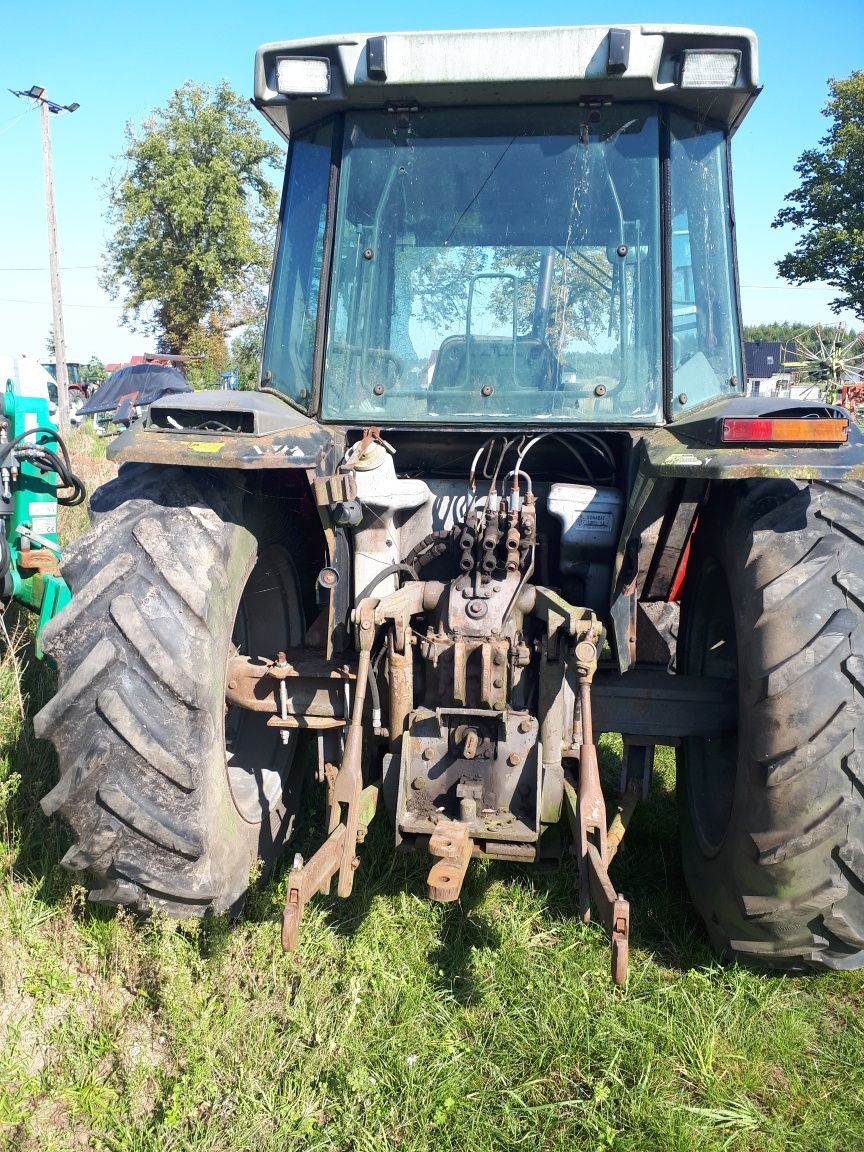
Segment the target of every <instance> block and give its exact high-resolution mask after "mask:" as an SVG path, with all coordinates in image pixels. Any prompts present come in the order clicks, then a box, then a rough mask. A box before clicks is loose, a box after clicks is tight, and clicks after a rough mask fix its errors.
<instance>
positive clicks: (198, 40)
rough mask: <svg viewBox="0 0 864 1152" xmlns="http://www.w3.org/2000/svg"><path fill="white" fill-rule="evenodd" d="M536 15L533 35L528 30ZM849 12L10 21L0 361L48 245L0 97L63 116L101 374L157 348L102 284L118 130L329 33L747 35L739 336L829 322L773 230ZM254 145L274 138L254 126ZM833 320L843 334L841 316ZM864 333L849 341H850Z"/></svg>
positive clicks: (8, 15)
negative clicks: (797, 279)
mask: <svg viewBox="0 0 864 1152" xmlns="http://www.w3.org/2000/svg"><path fill="white" fill-rule="evenodd" d="M528 14H530V17H531V19H530V21H529V20H526V15H528ZM861 14H862V8H861V0H823V2H822V3H821V4H819V5H818V6H814V5H813V4H812V2H809V0H808V2H807V3H805V2H802V0H759V2H758V3H753V2H751V3H744V2H739V0H723V3H720V2H718V0H703V2H702V4H701V5H700V6H699V7H698V9H697V7H696V6H695V5H694V4H693V3H692V0H691V2H687V3H685V2H683V0H665V2H664V3H657V2H656V0H642V2H641V3H635V2H634V3H631V2H629V0H628V2H624V0H617V2H615V0H613V2H609V0H606V2H605V3H604V4H603V5H600V4H598V3H597V2H596V0H595V3H593V4H588V3H585V2H584V0H582V2H579V0H571V2H570V3H566V4H565V3H562V2H560V0H540V2H539V3H537V4H533V5H531V6H530V8H529V7H527V6H526V5H525V4H524V3H520V4H517V3H514V0H496V2H495V3H494V4H492V3H490V2H489V0H483V2H476V0H475V2H474V3H471V4H465V3H464V2H463V3H458V4H457V3H454V2H452V0H438V2H437V3H436V4H434V5H432V4H428V5H423V4H417V5H412V6H410V7H406V6H405V5H404V4H398V5H397V4H396V3H393V2H392V0H366V3H364V4H363V5H358V4H356V3H352V4H348V3H345V2H343V0H329V2H328V3H327V4H322V5H321V7H320V8H317V6H316V5H314V4H313V5H298V4H290V3H289V4H286V5H272V4H254V3H252V4H249V5H248V7H247V6H246V5H238V4H237V2H236V0H231V2H230V3H229V2H228V0H207V2H206V3H204V2H202V0H179V2H178V0H172V2H171V3H168V2H166V0H150V3H148V4H147V5H145V6H143V7H141V6H140V5H132V4H128V3H122V2H119V3H118V2H117V0H113V2H111V3H105V2H103V0H78V3H77V4H70V3H62V4H61V3H58V2H57V0H42V2H41V3H39V4H30V5H24V4H19V5H15V6H14V7H12V6H7V7H6V8H5V11H4V14H3V35H2V38H0V81H2V83H0V353H5V354H20V353H24V354H27V355H31V356H44V355H45V351H46V348H45V346H46V339H47V337H48V333H49V329H50V327H51V303H50V300H51V295H50V279H49V274H48V237H47V226H46V216H45V192H44V182H43V170H42V153H41V137H40V128H39V113H38V110H36V109H35V108H33V107H31V105H30V102H29V101H25V100H20V99H16V97H14V96H13V95H11V94H10V93H9V92H8V91H7V89H10V88H11V89H21V90H26V89H28V88H30V87H31V85H33V84H37V85H39V86H41V87H44V88H45V89H46V94H47V95H48V97H49V98H51V99H53V100H55V101H57V102H58V103H60V104H71V103H73V102H76V101H77V102H78V103H79V104H80V108H79V109H78V110H77V111H76V112H74V113H73V114H67V113H64V114H62V115H59V116H52V117H51V129H52V148H53V156H54V176H55V195H56V200H57V232H58V240H59V251H60V265H61V282H62V290H63V311H64V326H65V331H66V346H67V359H68V360H71V361H74V360H80V361H85V362H86V361H87V360H89V359H90V358H91V356H98V357H99V359H101V360H102V361H104V362H106V363H107V362H112V361H118V360H123V359H128V357H129V356H131V355H133V354H136V353H142V352H146V351H149V350H151V349H152V347H153V340H152V337H148V336H146V335H144V334H142V333H139V332H135V331H131V330H130V329H128V328H125V327H123V326H122V325H121V323H120V312H121V309H120V305H119V304H118V303H117V302H116V301H112V300H111V299H110V297H108V296H107V295H106V293H105V292H103V291H102V290H101V289H100V288H99V285H98V266H99V264H100V261H101V259H102V255H103V251H104V246H105V240H106V236H107V225H106V222H105V210H106V201H105V196H104V193H103V190H102V188H103V185H104V184H105V182H106V180H107V179H108V178H109V176H110V174H111V172H112V171H116V170H117V164H118V159H117V158H118V157H119V156H120V154H121V153H122V151H123V147H124V129H125V126H126V124H127V123H128V122H131V123H133V124H135V125H138V124H140V122H141V120H142V119H143V118H144V117H145V116H146V115H147V114H148V113H149V112H150V111H151V110H152V109H153V108H155V107H157V106H159V105H162V104H164V103H165V101H166V100H167V99H168V97H169V96H170V95H171V93H172V92H173V91H174V90H175V89H176V88H178V87H179V86H180V85H181V84H182V83H183V82H184V81H185V80H189V79H191V80H194V81H197V82H199V83H204V84H211V85H215V84H218V83H219V82H220V81H221V80H222V79H223V78H224V79H227V80H228V81H229V83H230V84H231V85H232V86H233V87H234V89H235V90H236V91H237V92H239V93H241V94H242V95H244V96H250V95H251V93H252V72H253V60H254V54H255V49H256V48H257V47H258V45H259V44H262V43H265V42H266V41H272V40H282V39H286V40H287V39H299V38H301V37H305V36H315V35H321V34H329V33H340V32H341V33H345V32H388V31H405V30H411V29H420V28H425V29H436V28H470V27H478V28H480V27H497V26H507V25H510V26H523V25H525V24H526V23H531V24H535V25H556V24H591V23H609V24H611V25H615V24H628V23H629V24H638V23H689V22H693V21H698V22H699V23H701V24H711V23H717V24H724V25H738V26H744V27H749V28H752V29H753V30H754V31H755V32H756V34H757V36H758V37H759V49H760V81H761V83H762V84H763V85H764V91H763V92H762V93H761V95H760V96H759V98H758V99H757V101H756V103H755V105H754V107H753V108H752V110H751V111H750V114H749V116H748V118H747V119H746V120H745V122H744V124H743V125H742V127H741V128H740V129H739V130H738V132H737V134H736V136H735V139H734V141H733V158H734V181H735V206H736V219H737V224H738V256H739V264H740V275H741V285H742V289H741V295H742V307H743V314H744V322H745V323H749V324H757V323H763V322H769V321H772V320H778V321H780V320H791V321H794V322H797V323H800V324H801V326H802V327H804V326H806V325H809V324H813V323H833V322H834V321H835V320H836V319H837V317H836V316H835V315H834V314H833V313H832V312H831V311H830V308H829V304H830V301H831V300H832V299H833V298H834V296H835V294H836V293H835V292H834V291H833V290H832V289H830V288H824V287H816V286H807V287H804V288H794V287H791V286H789V285H787V284H786V283H785V282H784V281H781V280H780V279H779V278H778V277H777V275H776V270H775V264H776V261H777V260H779V259H780V258H781V257H782V256H784V255H785V254H786V253H787V252H788V251H789V250H790V249H791V248H792V247H793V245H794V242H795V233H794V232H793V231H792V230H790V229H788V228H786V229H772V228H771V221H772V220H773V218H774V216H775V214H776V212H777V211H778V209H779V208H780V207H781V206H782V203H783V198H784V196H785V195H786V193H788V192H789V191H791V190H792V189H793V188H794V187H795V185H796V183H797V180H796V177H795V173H794V171H793V166H794V164H795V161H796V160H797V159H798V157H799V156H800V154H801V153H802V152H803V151H804V150H805V149H806V148H810V147H813V146H814V145H815V144H816V143H817V141H818V140H819V138H820V137H821V136H823V135H824V133H825V131H826V128H827V124H828V122H827V121H826V120H825V118H824V117H823V116H822V115H821V110H822V108H823V107H824V105H825V102H826V99H827V94H828V92H827V81H828V79H829V78H831V77H837V78H841V77H845V76H848V75H849V74H850V72H852V71H853V70H854V69H855V68H861V67H862V65H864V59H862V51H861V38H860V35H859V34H858V31H859V27H860V18H861ZM261 124H262V127H264V131H265V134H267V135H268V136H270V137H272V138H274V139H278V138H277V137H276V136H275V133H273V132H272V131H271V130H270V129H268V128H267V127H266V126H265V125H264V121H263V120H262V121H261ZM840 318H841V319H844V320H846V321H847V323H854V322H855V321H854V317H853V316H852V315H851V314H850V313H841V315H840ZM859 326H860V325H859Z"/></svg>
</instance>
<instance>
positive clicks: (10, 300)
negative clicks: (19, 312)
mask: <svg viewBox="0 0 864 1152" xmlns="http://www.w3.org/2000/svg"><path fill="white" fill-rule="evenodd" d="M0 304H38V305H39V307H40V308H48V307H49V303H48V301H47V300H20V299H17V298H14V297H10V296H0ZM66 307H67V308H110V309H111V310H112V311H115V312H121V311H122V308H121V306H120V305H119V304H67V305H66Z"/></svg>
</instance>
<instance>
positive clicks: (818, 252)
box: [773, 72, 864, 320]
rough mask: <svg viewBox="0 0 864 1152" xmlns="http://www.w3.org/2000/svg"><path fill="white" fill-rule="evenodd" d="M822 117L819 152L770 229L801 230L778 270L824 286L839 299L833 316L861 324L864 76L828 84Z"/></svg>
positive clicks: (808, 159)
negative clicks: (847, 315)
mask: <svg viewBox="0 0 864 1152" xmlns="http://www.w3.org/2000/svg"><path fill="white" fill-rule="evenodd" d="M828 87H829V91H830V93H831V98H830V99H829V101H828V103H827V105H826V106H825V109H824V114H825V115H826V116H827V117H828V118H829V120H830V121H831V127H830V128H829V130H828V133H827V134H826V135H825V136H823V137H822V139H821V140H820V141H819V147H818V148H811V149H809V150H808V151H806V152H804V153H803V154H802V155H801V157H800V159H799V160H798V163H797V164H796V165H795V171H796V172H797V174H798V176H799V177H800V180H801V182H800V184H799V185H798V187H797V188H796V189H795V190H794V191H792V192H790V193H789V195H788V196H787V197H786V207H785V208H781V209H780V211H779V212H778V213H777V217H776V219H775V220H774V224H773V227H775V228H778V227H780V226H781V225H783V224H793V225H794V226H795V227H796V228H800V229H802V230H803V231H802V235H801V237H800V238H799V240H798V243H797V244H796V245H795V248H794V250H793V251H792V252H790V253H789V255H788V256H785V257H784V258H783V259H782V260H781V261H779V263H778V264H777V269H778V271H779V272H780V275H781V276H784V277H785V278H786V279H787V280H791V281H792V282H793V283H795V284H809V283H812V282H813V281H816V280H824V281H826V282H827V283H828V284H830V285H831V286H832V287H833V288H837V289H838V290H839V292H840V295H839V296H838V297H837V298H836V300H834V301H832V304H831V307H832V308H833V309H834V310H835V311H839V310H840V309H841V308H850V309H851V310H852V311H853V312H854V313H855V314H856V316H858V317H860V318H861V319H862V320H864V197H862V195H861V173H862V172H864V72H853V73H852V75H851V76H850V77H849V78H848V79H846V80H829V82H828Z"/></svg>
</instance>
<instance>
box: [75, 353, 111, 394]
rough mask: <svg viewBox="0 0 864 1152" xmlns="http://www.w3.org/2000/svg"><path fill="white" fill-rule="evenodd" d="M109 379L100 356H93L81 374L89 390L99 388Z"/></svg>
mask: <svg viewBox="0 0 864 1152" xmlns="http://www.w3.org/2000/svg"><path fill="white" fill-rule="evenodd" d="M107 378H108V373H107V372H106V371H105V365H104V364H103V363H102V361H101V360H100V359H99V357H98V356H91V357H90V362H89V363H88V364H87V366H86V367H85V368H84V370H83V372H82V373H81V379H82V380H83V381H84V383H85V384H86V385H87V386H88V387H89V388H98V387H99V386H100V385H101V384H104V383H105V381H106V379H107Z"/></svg>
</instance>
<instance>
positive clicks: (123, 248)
mask: <svg viewBox="0 0 864 1152" xmlns="http://www.w3.org/2000/svg"><path fill="white" fill-rule="evenodd" d="M126 139H127V147H126V150H125V152H124V153H123V155H122V156H121V157H120V168H119V171H118V173H117V174H116V175H115V176H114V177H113V178H112V179H111V180H110V181H109V183H108V185H107V193H108V201H109V220H110V222H111V224H112V225H113V236H112V237H111V239H110V240H109V242H108V246H107V250H106V254H105V260H104V265H103V273H102V283H103V285H104V286H105V287H106V288H107V289H108V290H109V291H110V292H111V293H112V294H113V295H114V296H115V298H119V299H121V300H122V302H123V308H124V321H125V322H126V323H128V324H129V325H130V326H132V327H139V328H143V330H144V331H147V332H149V333H151V334H153V335H155V336H156V337H157V339H158V342H159V346H160V351H163V352H182V351H186V350H187V349H188V348H189V347H190V346H191V345H197V344H200V342H201V334H202V333H204V334H205V336H206V337H210V336H214V337H217V338H218V339H219V340H220V341H221V340H223V338H224V334H225V333H226V332H227V331H230V329H232V328H234V327H237V326H238V325H239V324H242V323H244V322H245V321H246V320H247V319H249V317H250V316H251V315H253V314H254V313H255V312H256V311H258V310H260V307H261V303H262V299H263V293H264V290H265V286H266V282H267V271H268V268H269V263H270V256H271V251H272V236H273V227H274V224H275V208H276V190H275V188H274V186H273V184H272V183H271V182H270V180H269V179H268V176H267V170H268V168H272V167H275V166H276V165H277V163H278V162H279V158H280V151H279V149H278V147H277V146H276V145H275V144H270V143H268V142H267V141H265V140H264V139H263V137H262V135H261V133H260V131H259V129H258V126H257V124H256V123H255V121H254V120H253V118H252V116H251V115H250V113H249V111H248V105H247V104H246V102H245V101H243V100H241V98H240V97H239V96H238V95H237V94H236V93H235V92H233V91H232V90H231V88H230V86H229V85H228V84H227V83H226V82H223V83H222V84H221V85H220V86H219V87H218V88H216V89H208V88H205V87H202V86H200V85H197V84H193V83H191V82H187V83H186V84H184V85H183V86H182V87H181V88H179V89H178V90H177V91H176V92H175V93H174V94H173V95H172V96H171V98H170V99H169V100H168V102H167V104H166V105H165V106H164V107H162V108H157V109H155V111H154V112H153V113H152V114H151V115H150V116H149V117H148V118H147V119H146V120H145V121H144V122H143V123H142V125H141V127H140V129H136V128H135V127H133V126H132V125H127V129H126Z"/></svg>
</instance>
